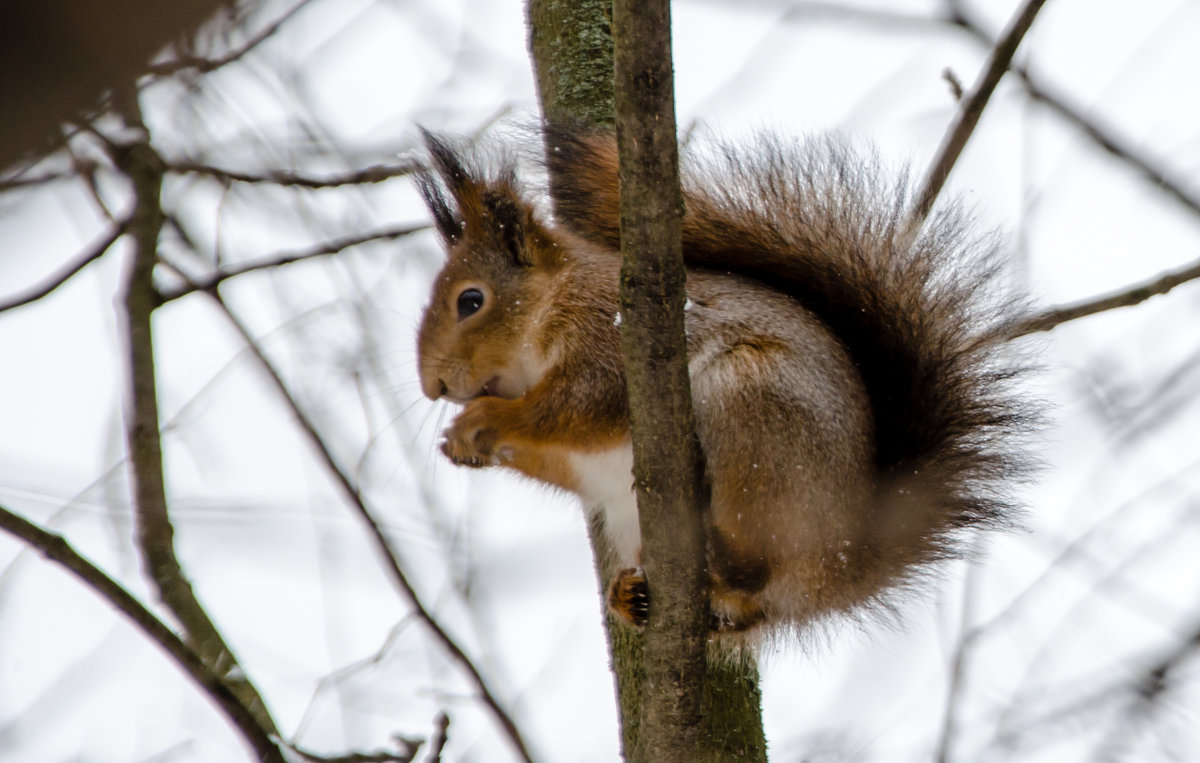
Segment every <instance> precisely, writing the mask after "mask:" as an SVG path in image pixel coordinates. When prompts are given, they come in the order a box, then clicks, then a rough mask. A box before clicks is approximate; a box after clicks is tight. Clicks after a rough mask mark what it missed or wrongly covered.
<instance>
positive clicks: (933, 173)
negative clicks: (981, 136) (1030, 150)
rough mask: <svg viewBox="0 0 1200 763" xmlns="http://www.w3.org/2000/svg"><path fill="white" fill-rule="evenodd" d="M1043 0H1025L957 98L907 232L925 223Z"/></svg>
mask: <svg viewBox="0 0 1200 763" xmlns="http://www.w3.org/2000/svg"><path fill="white" fill-rule="evenodd" d="M1045 2H1046V0H1026V2H1025V5H1024V6H1023V7H1022V8H1021V9H1020V10H1019V11H1017V15H1016V16H1014V17H1013V20H1012V21H1011V22H1009V25H1008V29H1007V30H1005V32H1004V34H1003V35H1002V36H1001V37H1000V40H999V41H998V42H997V43H996V46H995V47H994V48H992V53H991V55H990V56H988V64H987V66H986V67H984V70H983V72H982V73H980V75H979V79H977V80H976V81H975V85H974V86H973V87H972V88H971V92H970V93H968V94H967V97H966V98H964V99H962V100H961V101H960V102H959V107H958V115H957V116H956V117H955V119H954V122H953V123H952V124H951V125H950V127H949V129H947V131H946V135H945V137H944V138H942V144H941V145H940V146H938V151H937V155H936V156H935V157H934V160H933V162H932V164H930V166H929V171H928V172H927V173H926V174H925V178H924V180H922V181H921V186H920V188H919V189H918V191H917V194H916V201H915V202H914V203H913V207H912V210H911V211H910V212H909V218H908V222H907V225H906V230H907V232H908V235H910V236H915V235H916V233H917V231H919V230H920V228H921V226H922V225H924V224H925V218H926V217H928V216H929V212H930V210H932V209H933V204H934V202H935V201H937V197H938V194H940V193H941V192H942V186H944V185H945V184H946V178H948V177H949V176H950V171H951V170H952V169H954V164H955V163H956V162H957V161H958V157H959V156H960V155H961V154H962V151H963V148H965V147H966V145H967V141H968V140H969V139H970V137H971V133H973V132H974V131H975V126H976V125H977V124H979V118H980V117H981V116H983V109H984V107H985V106H987V103H988V100H989V99H990V98H991V97H992V93H993V92H995V90H996V85H998V84H1000V79H1001V78H1002V77H1003V76H1004V73H1005V72H1006V71H1008V66H1009V64H1010V63H1011V62H1012V59H1013V56H1014V55H1015V54H1016V52H1017V47H1018V46H1019V45H1020V44H1021V39H1022V38H1023V37H1024V36H1025V33H1026V32H1028V31H1029V27H1030V26H1031V25H1032V24H1033V19H1034V18H1035V17H1036V16H1037V14H1038V11H1040V10H1041V9H1042V6H1043V5H1044V4H1045Z"/></svg>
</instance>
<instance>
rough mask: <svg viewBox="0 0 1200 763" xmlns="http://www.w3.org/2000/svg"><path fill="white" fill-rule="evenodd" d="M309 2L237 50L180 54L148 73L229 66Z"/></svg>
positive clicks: (302, 2)
mask: <svg viewBox="0 0 1200 763" xmlns="http://www.w3.org/2000/svg"><path fill="white" fill-rule="evenodd" d="M308 3H309V0H300V2H299V3H297V4H296V5H294V6H292V8H291V9H289V10H288V11H287V12H286V13H284V14H283V15H282V16H280V17H279V18H278V19H276V20H275V21H273V22H271V23H270V24H268V25H267V26H266V27H264V28H263V30H262V31H260V32H259V33H258V34H256V35H254V36H253V37H251V38H250V39H249V40H248V41H246V43H245V44H244V45H242V46H241V47H239V48H237V49H235V50H231V51H229V52H228V53H226V54H225V55H223V56H217V57H216V58H206V57H204V56H195V55H180V56H177V57H176V58H173V59H171V60H170V61H164V62H162V63H158V64H151V65H150V66H149V67H148V69H147V73H149V74H152V75H154V76H155V77H169V76H171V75H172V74H177V73H178V72H181V71H183V70H185V69H193V70H195V71H196V72H198V73H200V74H207V73H208V72H211V71H214V70H216V69H220V68H221V67H222V66H227V65H228V64H231V63H234V62H235V61H238V60H240V59H241V58H243V57H244V56H245V55H246V54H247V53H249V52H250V51H252V50H254V49H255V48H256V47H258V46H259V45H260V44H262V43H263V42H265V41H266V40H268V39H269V38H271V37H272V36H274V35H275V33H276V32H278V31H279V28H280V27H282V26H283V25H284V24H285V23H287V22H288V21H289V20H290V19H291V18H292V17H293V16H295V15H296V13H297V12H298V11H299V10H300V9H301V8H303V7H305V6H306V5H308Z"/></svg>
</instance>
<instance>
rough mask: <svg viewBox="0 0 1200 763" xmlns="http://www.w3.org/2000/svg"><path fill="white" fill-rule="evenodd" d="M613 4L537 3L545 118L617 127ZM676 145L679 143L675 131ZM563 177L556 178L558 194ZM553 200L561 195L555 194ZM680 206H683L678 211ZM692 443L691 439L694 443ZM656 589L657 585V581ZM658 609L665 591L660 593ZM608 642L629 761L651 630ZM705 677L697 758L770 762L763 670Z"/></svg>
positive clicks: (598, 546)
mask: <svg viewBox="0 0 1200 763" xmlns="http://www.w3.org/2000/svg"><path fill="white" fill-rule="evenodd" d="M610 9H611V5H610V3H609V2H605V0H600V1H599V2H594V1H593V0H583V1H582V2H578V3H568V2H563V0H530V2H529V3H528V18H529V24H530V49H531V53H532V58H533V68H534V73H535V76H536V78H537V82H538V93H539V96H540V98H541V106H542V113H543V116H544V117H545V118H546V119H547V120H550V121H563V122H568V123H578V124H591V125H596V126H602V127H611V126H612V125H613V123H614V116H613V115H614V105H613V97H614V96H613V66H614V63H613V58H612V50H613V47H612V42H611V22H612V14H611V10H610ZM671 140H672V141H674V140H675V138H674V134H673V133H672V136H671ZM554 185H555V179H554V178H551V190H552V192H553V188H554ZM552 195H553V193H552ZM677 209H678V207H676V210H677ZM688 439H690V438H688ZM590 536H591V540H592V547H593V550H594V551H595V555H596V569H597V575H598V576H599V578H600V581H601V587H602V588H603V587H604V585H605V584H606V583H607V581H608V580H609V579H610V578H611V576H612V574H613V573H614V572H615V570H614V569H613V568H612V565H611V564H610V561H609V551H608V548H607V542H606V540H605V538H604V534H603V531H602V528H601V527H600V526H599V522H593V524H592V525H591V527H590ZM651 585H652V586H653V585H654V584H653V583H652V584H651ZM653 592H654V596H655V603H656V605H659V604H661V601H662V600H661V599H660V598H658V597H659V590H658V588H657V587H655V588H654V589H653ZM608 638H609V648H610V650H611V655H612V661H613V670H614V674H615V677H616V684H617V693H618V699H619V703H620V710H621V733H622V746H623V749H624V750H625V751H626V757H632V756H633V755H634V752H635V751H636V750H638V749H639V747H640V744H639V742H640V739H641V736H642V734H641V732H642V686H643V683H644V680H645V664H644V661H643V645H644V641H645V639H644V637H643V633H641V632H638V631H635V630H633V629H632V628H629V627H628V626H626V625H624V624H623V623H619V622H617V621H615V620H613V619H612V618H611V617H610V618H609V619H608ZM709 651H710V660H709V664H708V669H707V672H706V673H705V674H704V683H703V695H702V698H701V705H700V713H701V721H700V728H699V746H700V748H701V749H700V751H699V752H698V753H696V757H695V758H694V759H697V760H766V741H765V737H764V734H763V729H762V717H761V698H760V694H759V690H758V674H757V667H756V665H755V662H754V658H753V656H752V655H739V656H730V655H728V654H722V653H719V652H718V649H717V648H716V647H712V646H711V645H710V647H709Z"/></svg>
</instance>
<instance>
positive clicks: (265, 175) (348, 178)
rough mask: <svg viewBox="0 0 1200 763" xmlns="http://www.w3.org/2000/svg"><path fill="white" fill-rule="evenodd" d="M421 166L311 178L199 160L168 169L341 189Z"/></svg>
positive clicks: (379, 167) (412, 164)
mask: <svg viewBox="0 0 1200 763" xmlns="http://www.w3.org/2000/svg"><path fill="white" fill-rule="evenodd" d="M420 168H421V166H420V164H419V163H418V162H416V161H404V162H398V163H396V164H390V165H388V164H375V165H372V166H370V167H364V168H363V169H360V170H354V171H353V172H348V173H346V174H344V175H331V176H329V177H310V176H307V175H299V174H296V173H294V172H284V171H281V170H271V171H268V172H262V173H253V172H238V171H236V170H226V169H221V168H219V167H211V166H208V165H205V164H199V163H195V162H172V163H170V164H169V165H168V166H167V170H168V171H170V172H181V173H194V174H198V175H209V176H211V177H214V178H216V179H217V180H220V181H222V182H224V183H229V182H238V183H274V184H275V185H286V186H296V187H300V188H312V189H320V188H338V187H340V186H344V185H364V184H369V183H382V182H383V181H385V180H391V179H392V178H397V177H403V176H404V175H411V174H412V173H414V172H416V171H418V170H419V169H420Z"/></svg>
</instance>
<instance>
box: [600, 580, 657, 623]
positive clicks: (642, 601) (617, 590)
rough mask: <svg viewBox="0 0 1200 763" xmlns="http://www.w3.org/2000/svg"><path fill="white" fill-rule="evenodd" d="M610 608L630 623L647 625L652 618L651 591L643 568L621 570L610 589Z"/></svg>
mask: <svg viewBox="0 0 1200 763" xmlns="http://www.w3.org/2000/svg"><path fill="white" fill-rule="evenodd" d="M608 606H609V609H611V610H612V611H613V612H615V613H616V614H618V615H620V616H621V617H622V618H623V619H625V620H626V621H628V622H629V623H631V624H633V625H637V626H639V627H640V626H643V625H645V624H646V620H647V619H648V618H649V617H650V589H649V587H648V586H647V585H646V571H645V570H643V569H642V568H641V567H630V568H628V569H624V570H621V571H620V572H618V573H617V575H616V577H614V578H613V581H612V583H611V584H610V585H609V587H608Z"/></svg>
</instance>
